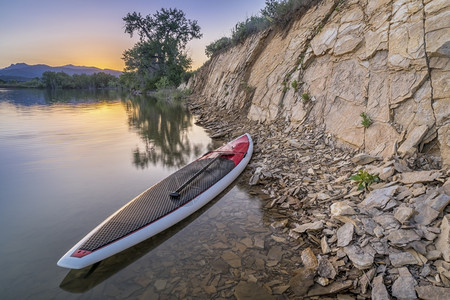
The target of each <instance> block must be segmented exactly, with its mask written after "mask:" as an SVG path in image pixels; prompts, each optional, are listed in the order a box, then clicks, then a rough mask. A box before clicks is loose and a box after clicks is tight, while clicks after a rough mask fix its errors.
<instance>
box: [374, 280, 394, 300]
mask: <svg viewBox="0 0 450 300" xmlns="http://www.w3.org/2000/svg"><path fill="white" fill-rule="evenodd" d="M390 299H391V297H389V293H388V291H387V289H386V286H385V285H384V282H383V275H379V276H377V277H375V278H374V279H373V281H372V300H390Z"/></svg>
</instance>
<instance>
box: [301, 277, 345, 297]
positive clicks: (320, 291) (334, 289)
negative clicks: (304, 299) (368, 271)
mask: <svg viewBox="0 0 450 300" xmlns="http://www.w3.org/2000/svg"><path fill="white" fill-rule="evenodd" d="M352 286H353V281H352V280H346V281H343V282H337V281H335V282H333V283H332V284H330V285H327V286H320V285H315V286H313V287H312V288H311V290H309V292H308V297H314V296H325V295H332V294H337V293H339V292H342V291H345V290H347V289H349V288H350V287H352Z"/></svg>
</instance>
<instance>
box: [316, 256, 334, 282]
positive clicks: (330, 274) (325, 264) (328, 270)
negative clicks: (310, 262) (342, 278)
mask: <svg viewBox="0 0 450 300" xmlns="http://www.w3.org/2000/svg"><path fill="white" fill-rule="evenodd" d="M317 274H319V276H322V277H325V278H329V279H334V278H335V277H336V275H337V273H336V269H335V268H334V266H333V264H332V263H331V262H330V261H329V260H328V259H327V258H325V257H323V256H319V267H318V268H317Z"/></svg>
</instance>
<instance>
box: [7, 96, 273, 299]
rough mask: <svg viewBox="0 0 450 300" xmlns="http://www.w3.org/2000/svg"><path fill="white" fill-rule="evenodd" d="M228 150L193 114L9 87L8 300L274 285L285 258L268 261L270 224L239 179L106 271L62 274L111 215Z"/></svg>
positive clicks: (174, 294)
mask: <svg viewBox="0 0 450 300" xmlns="http://www.w3.org/2000/svg"><path fill="white" fill-rule="evenodd" d="M216 146H218V145H215V144H213V143H212V141H211V140H210V138H209V137H208V135H207V134H206V132H205V131H204V130H203V129H202V128H201V127H198V126H196V125H195V124H194V120H193V117H192V116H191V115H190V114H189V113H188V111H187V110H186V108H185V106H184V105H183V104H176V103H175V104H167V103H161V102H158V101H157V100H155V99H151V98H143V97H141V98H139V97H136V98H133V97H129V96H126V95H125V96H124V95H118V94H117V93H113V92H100V93H99V92H97V93H95V92H79V91H78V92H75V91H59V92H58V91H57V92H49V91H45V90H9V89H0V240H1V246H0V295H1V296H0V297H1V298H2V299H72V298H73V299H80V298H81V299H116V298H117V299H123V298H133V299H136V298H137V299H139V298H141V299H158V298H160V299H179V298H193V299H196V298H203V299H209V298H217V297H230V296H232V295H233V287H234V286H235V285H236V284H237V283H238V282H239V281H241V280H247V281H248V280H250V281H258V282H261V281H268V280H270V279H271V276H274V275H273V274H272V275H271V270H267V269H266V268H267V266H268V265H269V266H273V267H276V265H277V264H280V262H279V261H280V260H281V256H280V255H278V257H275V260H274V259H273V258H271V257H267V255H268V251H269V250H271V241H272V239H271V238H270V236H271V234H272V233H271V230H270V228H269V227H268V226H267V225H264V224H265V223H267V222H270V220H268V221H267V222H264V221H263V214H264V213H263V210H262V208H261V205H262V204H261V201H260V199H258V198H256V197H255V196H251V195H250V194H249V193H248V192H247V191H246V190H245V183H242V184H241V183H240V182H239V180H238V181H237V183H235V184H234V185H233V186H232V187H230V188H229V189H228V191H227V193H223V195H222V196H221V197H219V198H218V199H215V200H214V201H213V202H212V203H210V204H209V205H207V207H205V208H204V209H203V210H201V211H200V212H199V213H197V214H195V215H194V216H192V217H190V218H188V219H187V220H186V221H184V222H182V223H180V224H179V225H177V226H175V227H173V228H171V229H170V230H167V231H166V232H164V233H163V234H160V235H158V236H156V237H154V238H152V239H149V240H147V241H145V242H143V243H141V244H139V245H137V246H135V247H133V248H131V249H129V250H127V251H124V252H122V253H120V254H118V255H116V256H114V257H112V258H110V259H107V260H105V261H103V262H102V263H101V264H100V265H99V266H98V268H97V269H95V270H92V269H90V268H86V269H83V270H78V271H74V270H73V271H69V270H67V269H63V268H60V267H57V266H56V262H57V261H58V259H59V258H60V257H61V256H62V255H63V254H64V253H65V252H66V251H67V250H68V249H69V248H71V247H72V246H73V245H74V244H75V243H76V242H78V241H79V240H80V239H81V238H82V237H83V236H84V235H85V234H87V233H88V232H89V231H90V230H91V229H92V228H94V227H95V226H96V225H98V224H99V223H100V222H101V221H103V220H104V219H105V218H106V217H108V216H109V215H110V214H111V213H113V212H115V211H116V210H117V209H118V208H120V207H121V206H122V205H124V204H125V203H127V202H128V201H129V200H131V199H133V198H134V197H135V196H137V195H139V194H140V193H141V192H143V191H144V190H145V189H147V188H148V187H150V186H151V185H153V184H155V183H156V182H158V181H159V180H161V179H162V178H164V177H166V176H167V175H169V174H170V173H172V172H174V171H175V170H177V169H178V168H180V167H181V166H183V165H185V164H187V163H188V162H190V161H192V160H194V159H195V158H196V157H198V156H199V155H201V154H202V153H204V152H206V151H208V150H210V149H213V148H215V147H216ZM241 180H242V179H241ZM240 186H242V187H240ZM277 247H278V246H277ZM277 249H278V248H277ZM277 249H275V250H277ZM278 252H280V251H278ZM277 260H278V261H277ZM268 261H269V263H268ZM278 267H279V265H278ZM278 269H279V268H278ZM278 284H282V282H279V283H278Z"/></svg>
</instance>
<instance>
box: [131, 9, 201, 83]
mask: <svg viewBox="0 0 450 300" xmlns="http://www.w3.org/2000/svg"><path fill="white" fill-rule="evenodd" d="M123 20H124V21H125V33H128V34H129V35H130V36H131V37H132V36H133V35H134V34H135V33H136V34H137V35H138V36H139V42H137V43H136V44H135V45H134V47H133V48H131V49H128V50H126V51H125V52H124V54H123V60H124V61H125V72H126V73H134V76H128V77H127V81H129V82H128V84H129V86H128V87H130V88H131V86H133V87H138V88H141V89H155V88H157V86H156V84H157V83H158V82H160V80H161V79H162V78H163V77H166V78H167V79H168V80H169V82H170V84H169V85H170V86H177V85H179V84H180V83H181V82H182V80H183V77H184V74H185V73H186V72H187V70H189V69H190V67H191V64H192V60H191V59H190V58H189V57H188V56H187V54H186V45H187V43H188V42H189V41H191V40H192V39H196V38H201V37H202V34H201V33H200V26H199V25H198V24H197V21H196V20H193V21H192V20H189V19H186V16H185V14H184V12H183V11H181V10H179V9H165V8H163V9H161V11H157V12H156V13H155V14H153V15H147V16H145V17H143V16H141V14H140V13H136V12H133V13H128V14H127V16H126V17H125V18H123Z"/></svg>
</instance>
